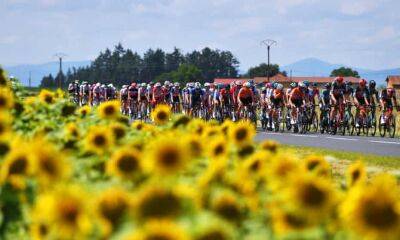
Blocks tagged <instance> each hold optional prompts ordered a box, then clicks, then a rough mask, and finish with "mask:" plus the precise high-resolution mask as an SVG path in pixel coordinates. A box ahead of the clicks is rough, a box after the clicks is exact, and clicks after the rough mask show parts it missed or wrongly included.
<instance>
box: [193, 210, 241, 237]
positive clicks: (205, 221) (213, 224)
mask: <svg viewBox="0 0 400 240" xmlns="http://www.w3.org/2000/svg"><path fill="white" fill-rule="evenodd" d="M198 222H199V226H196V229H194V238H193V239H194V240H228V239H236V238H235V237H234V234H235V230H234V229H233V228H232V226H231V225H230V223H229V222H226V221H224V220H222V219H220V218H217V217H214V216H212V215H211V216H210V215H205V214H204V215H200V217H199V220H198Z"/></svg>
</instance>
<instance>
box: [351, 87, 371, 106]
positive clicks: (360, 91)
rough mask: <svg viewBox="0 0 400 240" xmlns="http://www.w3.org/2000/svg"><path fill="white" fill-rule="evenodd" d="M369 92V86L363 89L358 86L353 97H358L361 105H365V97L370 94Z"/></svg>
mask: <svg viewBox="0 0 400 240" xmlns="http://www.w3.org/2000/svg"><path fill="white" fill-rule="evenodd" d="M367 92H368V90H367V88H364V89H362V88H360V87H357V88H356V90H355V91H354V95H353V97H354V98H356V99H357V101H358V103H360V104H361V105H365V104H366V102H365V98H366V97H367V96H368V93H367Z"/></svg>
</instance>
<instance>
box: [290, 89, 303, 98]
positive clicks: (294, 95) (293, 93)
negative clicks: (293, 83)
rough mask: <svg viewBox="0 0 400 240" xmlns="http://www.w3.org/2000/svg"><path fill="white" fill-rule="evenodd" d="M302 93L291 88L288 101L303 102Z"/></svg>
mask: <svg viewBox="0 0 400 240" xmlns="http://www.w3.org/2000/svg"><path fill="white" fill-rule="evenodd" d="M304 96H305V95H304V92H303V91H302V90H301V88H300V87H296V88H293V89H292V91H291V92H290V100H292V101H293V100H301V101H302V100H303V99H304Z"/></svg>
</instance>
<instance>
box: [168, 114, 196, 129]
mask: <svg viewBox="0 0 400 240" xmlns="http://www.w3.org/2000/svg"><path fill="white" fill-rule="evenodd" d="M191 120H192V119H191V118H190V117H189V116H186V115H183V114H181V115H178V116H176V117H175V119H174V121H173V124H172V128H179V127H186V126H187V125H188V124H189V123H190V121H191Z"/></svg>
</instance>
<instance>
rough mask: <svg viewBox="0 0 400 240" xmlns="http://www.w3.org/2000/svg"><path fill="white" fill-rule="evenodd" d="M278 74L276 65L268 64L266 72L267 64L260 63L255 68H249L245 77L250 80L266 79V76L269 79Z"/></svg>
mask: <svg viewBox="0 0 400 240" xmlns="http://www.w3.org/2000/svg"><path fill="white" fill-rule="evenodd" d="M278 73H280V71H279V65H278V64H270V66H269V71H268V64H266V63H261V64H260V65H258V66H256V67H251V68H250V69H249V71H248V72H247V74H246V75H247V76H248V77H250V78H254V77H267V76H268V75H269V77H273V76H275V75H276V74H278Z"/></svg>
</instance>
